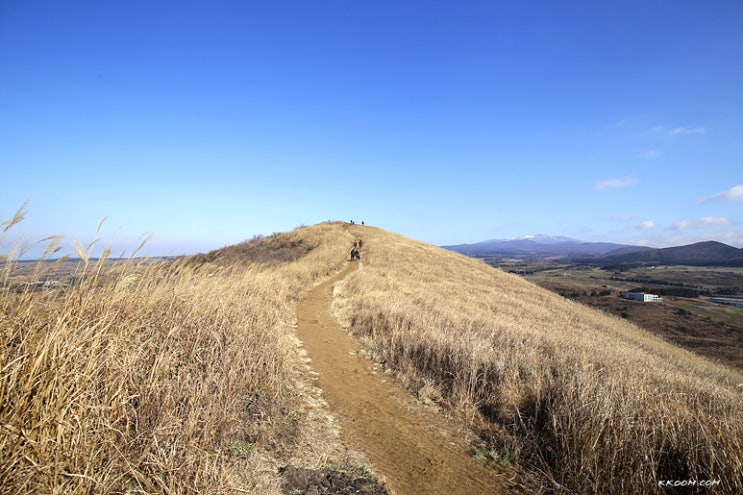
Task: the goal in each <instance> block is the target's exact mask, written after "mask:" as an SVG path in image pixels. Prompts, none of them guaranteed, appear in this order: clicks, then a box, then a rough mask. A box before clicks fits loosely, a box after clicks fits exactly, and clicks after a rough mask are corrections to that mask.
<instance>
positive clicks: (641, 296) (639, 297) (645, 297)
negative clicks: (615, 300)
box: [622, 292, 663, 302]
mask: <svg viewBox="0 0 743 495" xmlns="http://www.w3.org/2000/svg"><path fill="white" fill-rule="evenodd" d="M622 297H623V298H625V299H632V300H633V301H642V302H663V298H662V297H660V296H658V295H656V294H647V293H645V292H625V293H624V294H622Z"/></svg>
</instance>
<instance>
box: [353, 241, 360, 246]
mask: <svg viewBox="0 0 743 495" xmlns="http://www.w3.org/2000/svg"><path fill="white" fill-rule="evenodd" d="M357 245H358V243H357V242H356V241H353V247H356V246H357ZM359 247H361V246H359Z"/></svg>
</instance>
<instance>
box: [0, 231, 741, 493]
mask: <svg viewBox="0 0 743 495" xmlns="http://www.w3.org/2000/svg"><path fill="white" fill-rule="evenodd" d="M356 239H362V240H363V241H364V248H363V250H362V259H361V264H360V266H359V269H358V270H356V271H354V272H352V273H351V274H350V275H349V276H348V277H347V278H345V279H344V280H343V281H342V282H340V283H339V284H338V285H337V286H336V289H335V303H334V311H335V313H336V314H337V316H338V318H339V319H340V321H341V322H343V323H344V324H345V325H346V326H347V327H348V329H349V331H351V332H352V333H353V334H354V335H356V336H357V337H358V338H359V339H361V340H362V341H363V342H364V345H365V346H366V347H367V349H368V351H369V353H370V355H371V356H372V357H373V358H374V359H376V360H378V361H379V362H381V363H384V365H385V366H386V367H387V368H389V369H390V370H392V371H394V372H395V373H396V374H397V376H398V377H399V378H400V380H401V381H402V382H403V383H405V384H406V385H407V386H408V387H409V389H410V390H411V392H413V393H415V394H417V395H418V396H419V397H420V398H421V399H422V400H426V401H430V402H433V403H436V404H438V405H439V406H440V407H441V408H442V411H443V412H445V413H447V414H449V415H450V416H453V417H456V418H459V419H461V421H462V422H463V424H465V425H467V426H468V427H470V428H471V429H472V430H473V431H475V432H476V433H477V434H478V435H480V437H481V438H482V439H484V441H486V442H487V444H488V449H489V452H490V455H491V456H492V457H493V458H496V459H500V460H501V461H502V462H511V463H517V464H519V465H521V466H523V467H524V468H525V469H527V470H530V471H531V472H533V473H535V476H536V478H535V479H538V480H541V483H542V484H543V489H544V490H545V491H551V490H554V491H558V492H564V493H617V494H618V493H638V494H639V493H666V490H665V489H664V488H660V487H658V482H659V481H664V480H688V479H698V480H707V479H709V480H717V479H720V480H721V483H722V484H721V486H719V487H718V491H717V492H718V493H736V492H742V491H743V475H742V474H741V473H743V459H741V452H742V451H743V421H742V420H743V413H742V411H743V399H742V398H741V394H742V393H743V390H742V384H743V376H742V375H741V374H740V373H738V372H737V371H735V370H732V369H729V368H726V367H722V366H719V365H717V364H714V363H712V362H711V361H709V360H706V359H704V358H701V357H699V356H696V355H694V354H692V353H690V352H687V351H684V350H681V349H678V348H676V347H673V346H670V345H668V344H666V343H664V342H663V341H661V340H659V339H657V338H654V337H653V336H651V335H649V334H648V333H646V332H644V331H642V330H640V329H639V328H637V327H635V326H633V325H631V324H629V323H627V322H624V321H621V320H619V319H617V318H613V317H610V316H608V315H605V314H603V313H600V312H597V311H594V310H591V309H589V308H586V307H584V306H580V305H578V304H575V303H572V302H570V301H566V300H564V299H563V298H561V297H559V296H557V295H554V294H552V293H550V292H548V291H547V290H544V289H540V288H539V287H537V286H535V285H533V284H530V283H528V282H526V281H524V280H522V279H520V278H518V277H516V276H513V275H509V274H506V273H503V272H501V271H498V270H496V269H493V268H491V267H489V266H487V265H486V264H484V263H482V262H479V261H477V260H473V259H469V258H466V257H464V256H462V255H459V254H456V253H452V252H449V251H446V250H443V249H440V248H437V247H434V246H431V245H427V244H424V243H420V242H417V241H414V240H411V239H408V238H405V237H403V236H400V235H396V234H392V233H389V232H386V231H384V230H381V229H377V228H373V227H364V226H358V225H356V226H349V225H345V224H342V223H325V224H320V225H316V226H311V227H303V228H299V229H297V230H295V231H293V232H290V233H286V234H275V235H273V236H269V237H266V238H260V239H254V240H253V241H250V242H247V243H244V244H241V245H237V246H231V247H228V248H225V249H223V250H219V251H215V252H212V253H207V254H205V255H201V256H198V257H193V258H190V259H185V260H179V261H175V262H165V263H147V264H138V263H136V262H134V261H133V262H131V263H125V264H107V263H106V261H105V259H104V260H101V261H98V262H96V263H92V262H91V263H88V264H86V263H82V264H81V266H80V269H79V272H78V273H77V274H76V280H77V282H76V283H75V284H72V285H70V286H69V287H64V288H51V289H44V290H38V289H33V287H35V286H34V285H32V284H27V285H19V284H17V283H14V284H12V283H8V280H10V279H11V277H10V275H11V272H12V271H13V264H12V263H8V264H6V265H5V267H4V271H5V274H4V276H3V277H2V280H4V281H5V282H6V283H4V284H3V286H2V288H0V324H1V325H2V335H1V336H0V404H2V407H0V454H1V455H0V480H2V481H3V482H2V483H0V486H1V488H0V493H18V492H44V493H47V492H53V491H58V492H64V493H90V492H96V493H122V492H127V491H129V492H137V493H166V492H167V493H186V492H188V493H229V492H237V493H242V492H246V491H247V492H249V493H281V490H282V488H281V482H282V480H281V477H280V475H279V468H281V467H283V466H286V465H288V464H291V465H294V466H300V467H302V468H309V469H333V470H342V469H348V470H358V469H360V467H363V462H364V461H363V457H360V456H358V455H357V454H355V453H353V452H348V451H346V450H345V449H344V447H343V445H342V443H341V441H340V436H339V433H338V431H337V427H335V425H334V423H333V421H332V419H331V418H329V416H328V412H327V410H326V408H325V406H324V405H323V403H322V401H321V400H319V399H318V398H317V396H316V395H314V394H313V392H312V387H310V386H309V384H310V383H311V377H310V375H309V373H308V371H307V368H306V365H305V363H304V359H303V356H302V355H301V353H300V352H299V351H298V345H299V342H298V340H297V338H296V336H295V334H294V331H293V324H294V318H295V309H296V304H297V301H298V300H299V299H300V298H301V297H302V294H303V293H304V292H305V291H307V290H308V289H309V288H311V287H313V286H314V285H316V284H317V283H319V282H320V281H321V280H325V279H327V278H329V277H330V276H331V275H332V274H334V273H337V272H338V271H339V270H340V269H341V267H342V266H343V265H344V264H345V263H347V261H346V260H347V258H348V251H349V249H350V246H351V243H352V241H353V240H356ZM81 251H82V249H81ZM272 253H274V254H272ZM78 254H80V255H81V257H82V258H85V255H86V253H85V252H84V251H82V252H81V253H78ZM44 266H45V265H44V264H40V265H39V267H38V270H37V273H34V274H32V275H30V277H31V279H34V278H36V279H40V278H42V276H41V275H42V272H43V270H44V269H45V267H44Z"/></svg>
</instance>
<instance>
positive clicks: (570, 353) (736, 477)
mask: <svg viewBox="0 0 743 495" xmlns="http://www.w3.org/2000/svg"><path fill="white" fill-rule="evenodd" d="M363 236H364V239H365V247H364V250H365V255H364V259H363V261H362V266H361V267H360V269H359V270H357V271H356V272H354V273H352V274H351V275H350V276H348V277H347V278H346V279H345V280H344V281H343V282H341V283H340V284H339V285H338V286H337V288H336V302H335V307H336V311H337V314H338V315H339V318H340V319H341V320H342V321H344V322H345V324H346V325H347V326H348V327H349V329H350V331H351V332H353V334H355V335H357V336H358V337H359V338H360V339H362V340H363V342H365V344H366V346H367V348H368V350H369V352H370V354H371V355H372V356H374V358H375V359H376V360H377V361H379V362H381V363H384V364H385V366H387V367H388V368H390V369H393V370H395V371H396V372H397V373H398V374H399V376H400V377H401V379H402V380H404V381H405V382H406V383H408V386H409V387H410V389H411V390H412V391H413V392H415V393H416V394H417V395H418V396H419V397H421V398H423V399H427V400H430V401H432V402H435V403H437V404H439V405H440V406H441V407H443V408H444V409H446V410H448V411H449V412H450V413H452V414H456V415H459V417H461V418H463V420H464V421H465V422H466V423H467V424H469V425H470V427H472V428H473V429H474V430H475V431H477V432H478V433H479V434H480V435H481V437H482V438H484V439H488V441H489V444H490V448H491V452H492V455H493V456H494V457H497V458H499V459H511V460H515V461H517V462H518V463H520V464H522V465H526V466H531V467H532V468H534V469H535V470H536V471H538V472H541V473H546V476H545V478H546V479H547V480H549V483H553V482H554V483H553V484H552V486H553V487H554V486H561V487H567V488H569V489H570V490H572V491H573V492H576V493H616V494H620V493H622V494H624V493H638V494H639V493H664V490H663V488H661V487H659V482H660V481H663V480H675V479H682V478H684V476H688V473H694V476H695V477H697V478H699V479H702V478H709V479H718V478H721V479H722V480H727V481H722V483H726V485H725V488H724V490H726V491H727V492H728V493H735V492H739V491H741V490H742V489H743V474H741V473H743V471H741V469H743V460H742V459H741V457H740V455H739V453H740V451H741V447H743V426H742V425H741V419H743V413H742V411H743V400H742V399H741V394H740V387H741V386H743V376H741V374H740V373H738V372H737V371H735V370H732V369H730V368H727V367H724V366H719V365H716V364H714V363H712V362H710V361H708V360H706V359H704V358H702V357H700V356H697V355H695V354H693V353H691V352H688V351H685V350H681V349H679V348H677V347H674V346H672V345H669V344H667V343H665V342H664V341H662V340H660V339H658V338H656V337H654V336H652V335H650V334H649V333H647V332H645V331H643V330H641V329H639V328H638V327H636V326H634V325H632V324H629V323H627V322H625V321H622V320H620V319H617V318H614V317H611V316H608V315H606V314H603V313H601V312H598V311H595V310H592V309H590V308H587V307H584V306H581V305H578V304H576V303H573V302H571V301H567V300H565V299H564V298H561V297H559V296H557V295H555V294H552V293H550V292H548V291H546V290H542V289H540V288H538V287H536V286H534V285H532V284H531V283H528V282H526V281H524V280H522V279H520V278H519V277H517V276H512V275H510V274H506V273H503V272H501V271H498V270H495V269H492V268H490V267H489V266H487V265H486V264H485V263H482V262H479V261H477V260H474V259H471V258H466V257H464V256H461V255H459V254H456V253H453V252H450V251H446V250H443V249H440V248H436V247H433V246H430V245H426V244H423V243H419V242H416V241H413V240H410V239H406V238H404V237H401V236H397V235H393V234H390V233H387V232H384V231H380V230H376V229H371V228H367V230H366V233H364V234H363ZM710 434H712V435H713V436H714V437H715V439H714V440H713V438H712V437H711V436H709V435H710ZM723 445H724V446H723ZM723 472H724V473H725V474H721V473H723ZM702 473H704V474H702Z"/></svg>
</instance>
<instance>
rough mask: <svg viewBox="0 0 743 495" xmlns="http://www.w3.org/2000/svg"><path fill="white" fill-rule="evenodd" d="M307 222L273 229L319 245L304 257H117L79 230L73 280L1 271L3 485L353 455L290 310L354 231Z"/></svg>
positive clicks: (63, 487)
mask: <svg viewBox="0 0 743 495" xmlns="http://www.w3.org/2000/svg"><path fill="white" fill-rule="evenodd" d="M21 217H22V215H21ZM18 220H20V218H16V219H14V221H13V222H9V223H6V224H5V226H6V227H7V228H10V227H12V223H15V222H16V221H18ZM7 228H6V231H7ZM305 230H306V231H304V232H301V231H300V232H294V233H292V234H287V235H285V236H283V237H282V236H276V239H278V240H279V242H282V243H292V242H294V241H296V240H297V239H300V238H301V242H303V243H309V244H311V245H312V246H314V247H316V248H315V249H312V250H311V252H309V253H307V254H305V256H304V260H305V261H304V262H303V263H298V262H284V263H279V262H278V261H277V262H274V263H270V264H268V265H266V264H256V263H248V262H245V261H241V260H238V259H232V260H230V262H229V263H227V264H224V263H209V262H207V261H209V260H201V261H202V262H200V263H194V262H193V261H191V260H181V261H175V262H155V261H151V260H150V261H144V262H138V261H136V260H129V261H127V262H119V263H110V262H107V261H106V260H105V259H101V260H98V261H91V260H89V259H88V258H89V256H88V251H87V250H86V248H85V247H83V246H80V245H79V244H75V248H76V250H77V253H78V255H79V256H80V257H81V258H83V261H82V262H81V263H80V267H79V270H78V273H77V276H76V277H75V280H76V283H74V284H72V285H70V286H69V287H61V288H49V289H43V290H38V288H36V286H35V285H34V284H25V285H19V284H10V283H3V284H2V285H0V329H1V330H0V331H1V333H0V493H65V494H76V493H80V494H81V493H173V494H178V493H229V492H234V493H245V492H250V493H280V489H281V487H280V480H279V477H278V474H277V470H278V466H279V465H280V464H282V463H286V462H289V461H291V462H294V463H297V464H303V465H307V466H311V467H324V466H327V465H328V464H333V463H334V464H338V465H340V464H345V463H347V462H348V455H349V454H348V453H347V452H345V451H344V450H343V448H342V447H340V440H339V435H338V432H337V431H336V430H334V425H333V421H332V419H329V418H327V416H326V415H324V413H323V407H324V406H323V404H322V403H321V402H320V401H319V400H318V398H317V397H315V396H313V395H312V393H310V392H311V389H310V388H309V387H307V383H308V382H309V380H308V377H307V373H306V369H305V363H304V361H303V359H302V356H301V353H300V352H299V350H298V342H297V339H296V337H295V336H294V333H293V324H294V319H295V305H296V301H297V300H298V298H299V296H300V294H301V292H302V291H303V290H305V289H306V288H309V287H311V286H313V285H315V284H316V283H318V282H319V281H320V280H321V279H322V278H324V277H327V276H328V275H329V274H332V273H335V272H337V271H338V270H339V269H340V267H341V265H342V264H343V263H344V262H345V246H346V245H347V244H349V243H350V237H349V239H346V240H345V242H343V243H338V244H337V245H335V244H334V243H331V242H325V241H326V238H327V237H328V233H329V232H332V233H333V234H332V235H333V236H339V235H340V236H341V237H342V236H343V235H344V234H343V232H342V231H341V232H339V230H340V229H338V228H337V227H334V226H331V225H320V226H317V227H315V228H313V229H305ZM346 235H348V234H346ZM1 240H2V238H0V241H1ZM58 240H59V239H57V238H55V240H54V242H58ZM261 250H263V246H262V247H261ZM21 251H22V249H21V248H20V247H19V246H11V248H10V249H9V251H8V256H7V257H6V260H5V261H6V262H5V263H4V265H2V266H0V268H2V270H3V274H4V277H3V279H4V280H5V281H6V282H7V280H9V279H10V278H11V275H12V273H13V271H14V267H15V262H14V258H15V257H17V255H18V254H19V253H20V252H21ZM51 252H54V247H53V246H52V248H51V249H50V250H49V253H51ZM49 267H50V264H49V263H39V264H38V265H37V267H36V268H35V269H34V270H32V274H31V281H33V279H38V278H44V272H45V271H46V270H47V269H49ZM318 417H320V418H325V421H324V423H323V422H317V420H318ZM308 445H313V446H314V447H313V448H308Z"/></svg>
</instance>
